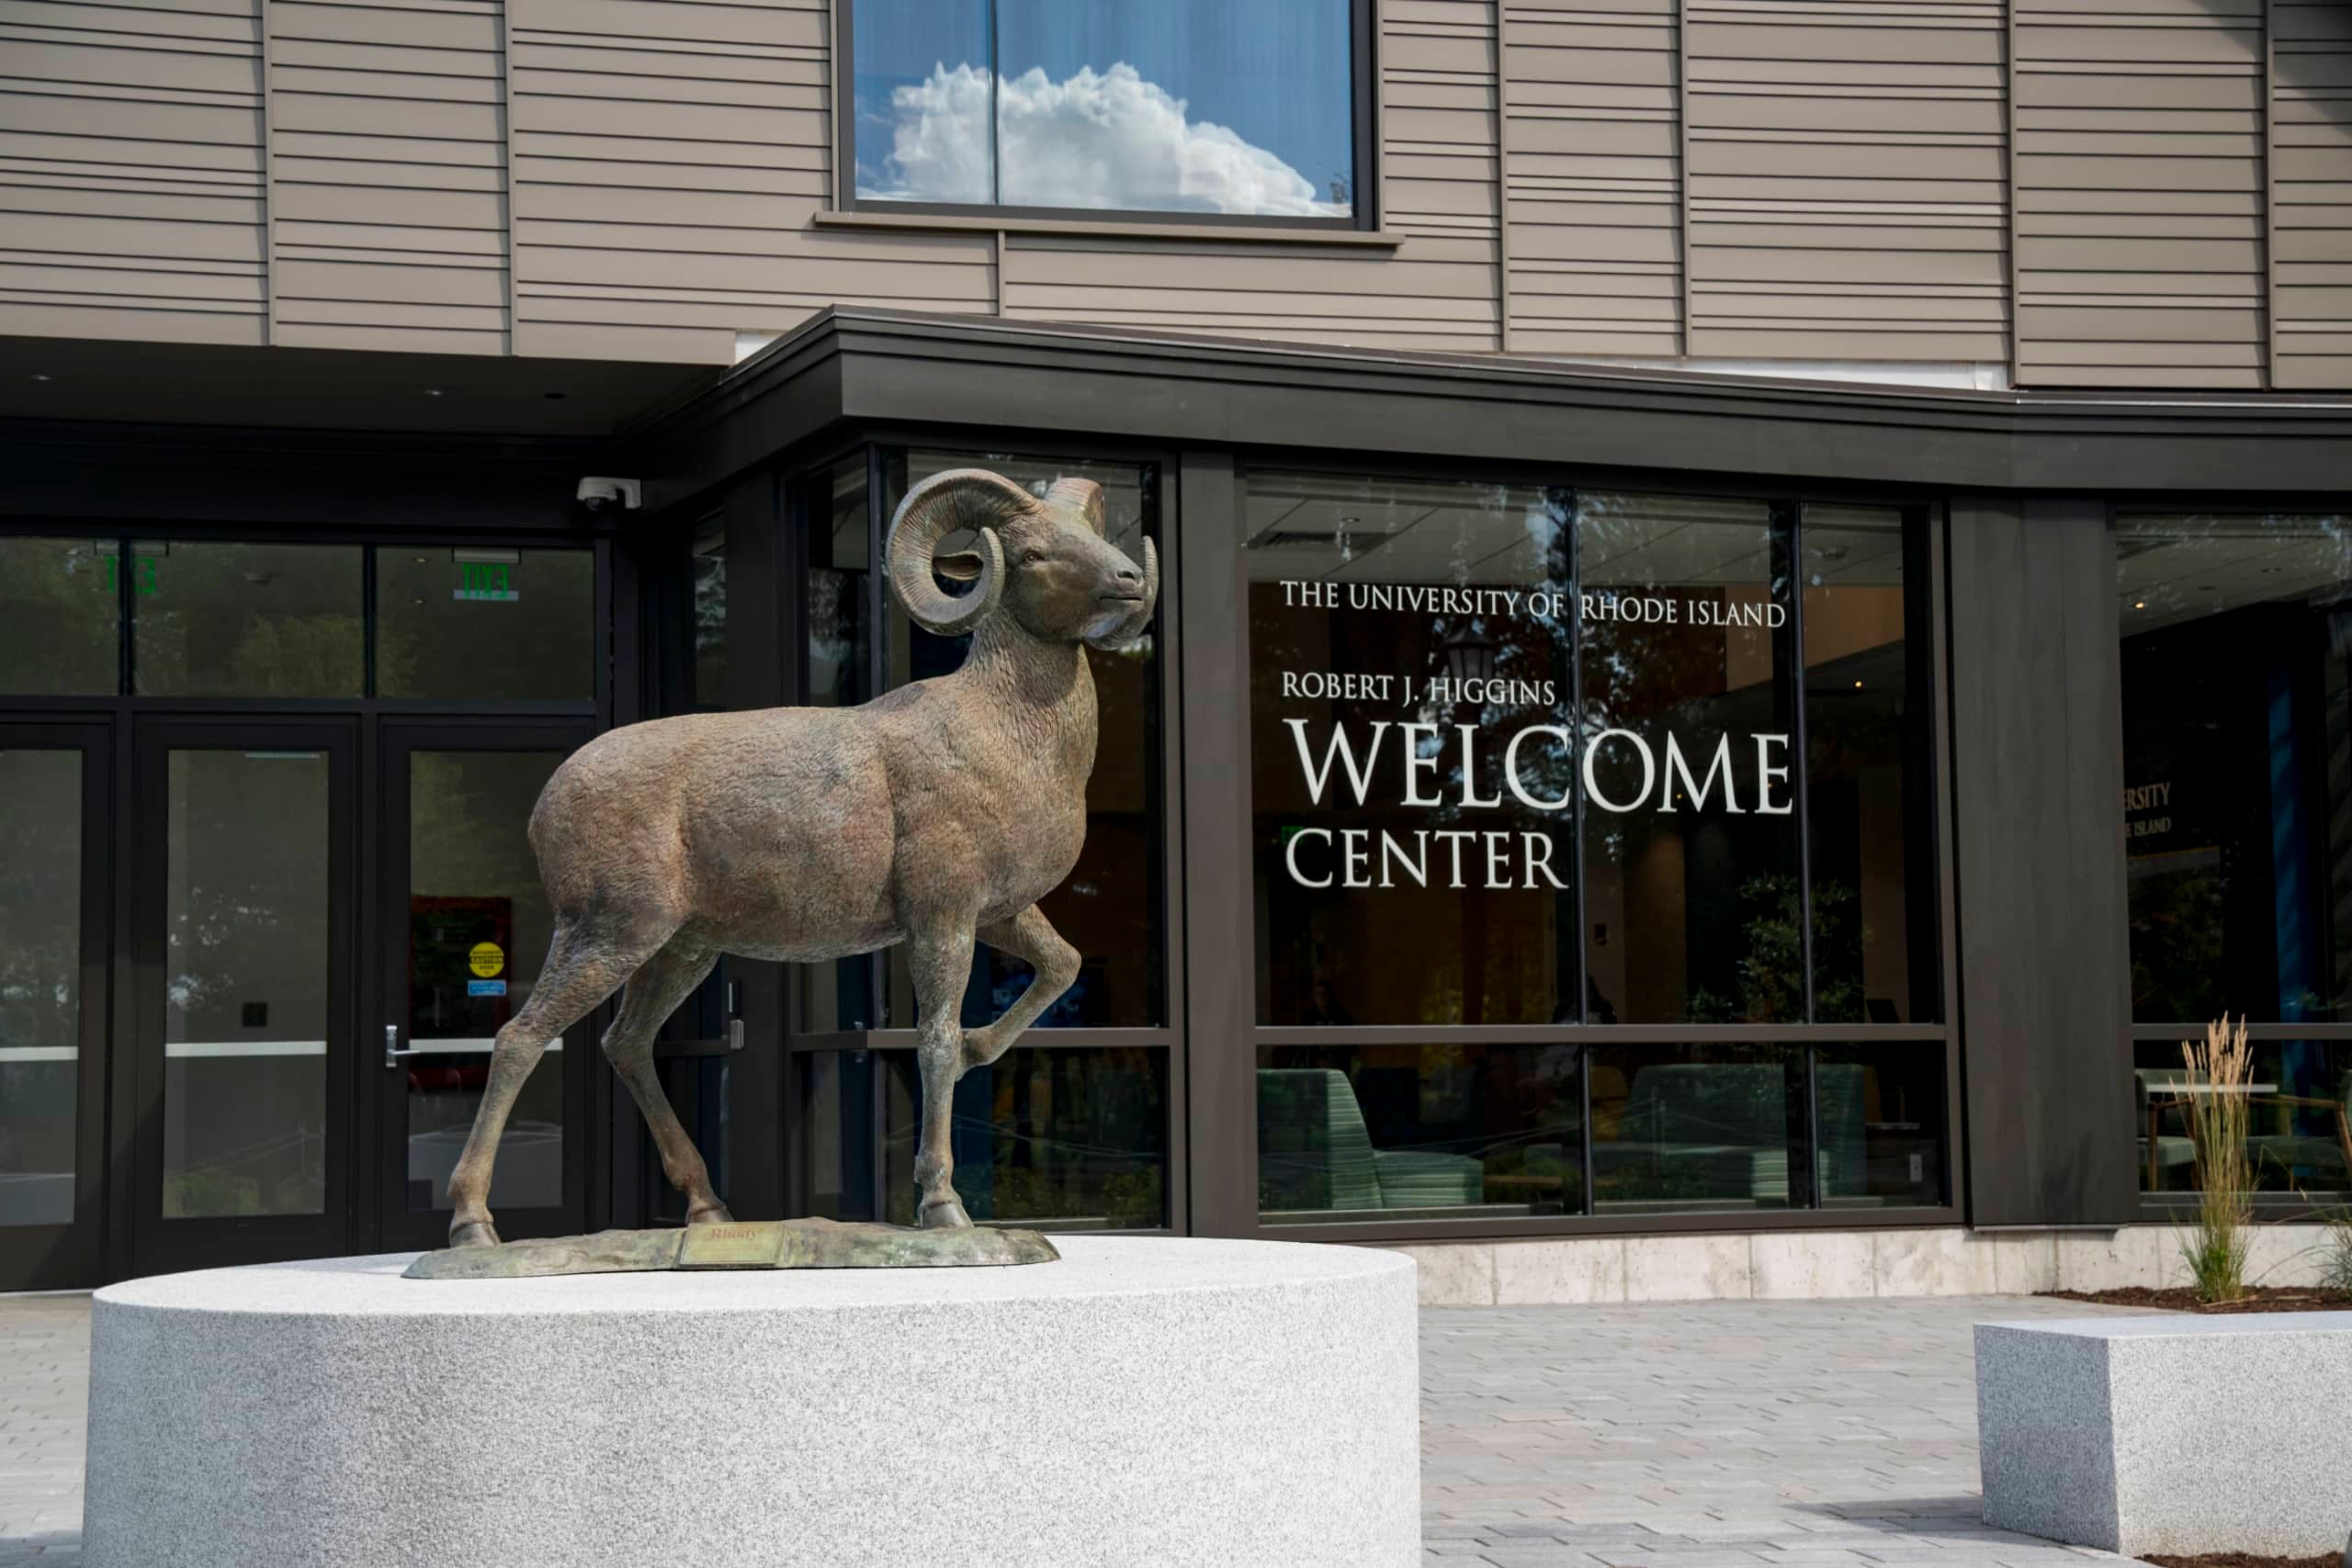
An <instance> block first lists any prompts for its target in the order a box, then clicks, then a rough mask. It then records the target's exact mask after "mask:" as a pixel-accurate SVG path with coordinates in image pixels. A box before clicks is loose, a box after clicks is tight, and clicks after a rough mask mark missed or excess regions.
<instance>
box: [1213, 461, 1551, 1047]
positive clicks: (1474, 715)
mask: <svg viewBox="0 0 2352 1568" xmlns="http://www.w3.org/2000/svg"><path fill="white" fill-rule="evenodd" d="M1566 504H1567V503H1566V499H1565V498H1564V497H1563V496H1562V495H1560V494H1559V493H1557V492H1553V491H1545V490H1543V489H1540V488H1537V487H1532V486H1509V485H1482V484H1467V483H1456V482H1452V481H1445V480H1426V481H1424V480H1391V479H1358V478H1352V477H1347V476H1336V475H1324V474H1290V473H1269V474H1262V475H1253V476H1251V479H1250V499H1249V515H1248V520H1247V527H1248V534H1247V536H1246V537H1247V540H1248V558H1247V565H1248V572H1249V614H1250V785H1251V809H1252V817H1253V820H1252V827H1251V844H1250V849H1251V858H1252V859H1253V861H1254V862H1255V863H1256V884H1257V905H1258V907H1257V909H1256V911H1255V918H1256V923H1257V932H1258V975H1257V984H1258V1017H1259V1021H1261V1022H1262V1023H1266V1024H1272V1025H1293V1024H1309V1025H1347V1024H1452V1023H1557V1022H1573V1021H1576V1020H1577V1017H1578V1011H1579V998H1578V992H1577V938H1576V931H1577V912H1576V876H1577V870H1576V859H1577V857H1576V851H1575V844H1576V829H1575V817H1574V813H1573V799H1574V794H1575V786H1574V782H1573V779H1572V777H1571V774H1572V771H1573V765H1574V764H1573V759H1572V754H1571V748H1570V743H1569V738H1570V730H1569V729H1568V728H1567V727H1568V724H1569V704H1570V700H1571V696H1572V689H1573V683H1574V677H1573V673H1572V670H1571V665H1570V657H1571V655H1570V647H1569V634H1568V618H1569V607H1568V606H1567V605H1566V603H1565V601H1566V597H1567V593H1568V585H1569V554H1568V552H1569V547H1570V546H1569V538H1568V527H1569V525H1568V518H1567V511H1566Z"/></svg>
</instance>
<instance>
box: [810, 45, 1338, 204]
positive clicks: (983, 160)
mask: <svg viewBox="0 0 2352 1568" xmlns="http://www.w3.org/2000/svg"><path fill="white" fill-rule="evenodd" d="M1354 13H1355V6H1354V4H1353V0H1159V3H1158V4H1154V5H1150V6H1138V5H1135V4H1132V3H1131V0H1130V3H1122V0H858V3H857V5H856V6H855V8H854V26H853V30H852V49H853V55H852V64H853V75H854V92H855V100H856V123H855V128H854V135H855V138H856V148H855V166H856V187H855V188H856V196H857V198H858V200H860V201H861V202H867V201H871V202H920V203H925V204H938V205H946V206H989V207H1015V208H1030V209H1097V210H1099V209H1115V210H1123V211H1144V212H1170V213H1201V214H1220V215H1226V216H1237V217H1251V218H1275V219H1310V220H1311V219H1324V220H1352V219H1353V218H1354V217H1355V215H1356V211H1357V198H1356V187H1357V184H1358V175H1357V167H1356V164H1357V160H1356V135H1355V125H1356V96H1357V87H1356V71H1355V60H1354V49H1353V34H1354V20H1355V17H1354Z"/></svg>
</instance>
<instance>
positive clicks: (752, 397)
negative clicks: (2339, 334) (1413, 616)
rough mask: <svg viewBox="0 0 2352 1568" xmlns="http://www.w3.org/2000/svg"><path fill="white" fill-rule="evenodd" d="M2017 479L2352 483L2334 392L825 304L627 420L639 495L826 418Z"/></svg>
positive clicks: (2175, 487) (1416, 452)
mask: <svg viewBox="0 0 2352 1568" xmlns="http://www.w3.org/2000/svg"><path fill="white" fill-rule="evenodd" d="M844 421H849V422H859V423H864V422H873V423H888V424H922V425H936V426H959V427H967V428H970V429H973V430H975V431H982V430H985V431H989V432H998V433H1014V434H1017V433H1023V432H1035V433H1037V434H1041V435H1048V434H1049V435H1061V436H1065V437H1067V436H1069V435H1071V434H1088V435H1094V436H1100V437H1103V438H1114V439H1126V440H1134V441H1136V442H1148V443H1152V444H1156V445H1194V444H1197V445H1203V446H1234V447H1240V448H1248V449H1258V450H1267V449H1282V450H1294V451H1302V452H1304V451H1318V452H1327V453H1328V452H1340V453H1346V452H1360V453H1364V454H1367V455H1376V456H1378V457H1384V458H1387V459H1389V460H1391V461H1394V460H1397V459H1399V458H1403V457H1414V456H1428V457H1442V458H1447V459H1476V460H1488V461H1495V462H1517V463H1526V462H1542V463H1558V464H1563V465H1577V466H1586V465H1594V466H1603V467H1609V468H1656V469H1672V470H1680V471H1686V472H1699V473H1715V474H1724V475H1735V474H1744V475H1758V476H1769V477H1773V478H1778V479H1792V480H1795V479H1805V480H1828V481H1861V482H1868V483H1872V484H1899V485H1926V486H1934V487H1937V488H1939V489H1963V490H1972V491H1976V490H1983V491H2034V492H2048V491H2098V492H2102V493H2108V494H2118V493H2128V492H2134V491H2139V492H2145V491H2174V492H2190V491H2196V492H2207V493H2211V492H2223V491H2227V492H2235V493H2245V494H2265V493H2267V494H2280V495H2284V494H2290V493H2292V494H2311V493H2315V492H2323V491H2329V490H2338V489H2343V488H2346V487H2347V485H2352V398H2347V397H2341V396H2336V395H2333V394H2326V393H2311V394H2304V393H2293V392H2275V393H2249V394H2230V393H2197V392H2113V393H2109V392H2032V391H2024V392H2019V391H1955V390H1935V389H1917V388H1909V387H1890V386H1877V385H1861V384H1856V383H1847V382H1824V381H1816V380H1781V379H1767V378H1734V377H1724V376H1719V375H1714V374H1709V373H1702V372H1689V371H1676V370H1670V369H1639V368H1628V367H1602V366H1590V365H1577V364H1567V363H1555V362H1544V361H1529V360H1523V359H1516V358H1514V359H1498V358H1493V357H1478V356H1468V355H1428V354H1406V353H1398V352H1392V351H1385V350H1369V349H1344V348H1323V347H1306V346H1298V345H1293V344H1277V343H1266V342H1241V341H1236V340H1232V339H1227V338H1207V337H1193V336H1185V335H1182V334H1173V333H1136V332H1134V331H1131V330H1126V329H1121V330H1117V331H1113V330H1110V329H1106V328H1087V327H1065V326H1047V325H1038V324H1034V323H1014V322H1007V321H996V320H991V319H988V318H979V317H969V316H941V315H928V314H921V313H916V312H910V311H895V310H866V309H861V308H851V307H837V308H834V309H832V310H825V311H822V312H820V314H818V315H817V316H815V317H812V318H811V319H810V320H809V321H808V322H807V323H805V324H804V325H802V326H801V327H800V328H798V329H797V330H796V331H794V332H792V333H787V334H786V335H785V336H784V337H782V338H780V339H778V340H777V341H776V342H775V343H774V344H770V345H768V347H766V348H765V349H763V351H761V352H760V353H759V354H758V355H754V356H752V358H750V359H747V360H746V361H744V362H743V363H742V364H741V365H740V366H738V367H736V368H735V370H734V371H733V372H732V373H730V374H729V375H728V376H726V377H725V378H722V379H721V380H719V381H718V383H717V384H715V385H713V386H711V387H709V388H707V389H704V390H703V391H701V392H699V393H697V394H695V395H694V396H692V397H690V398H689V399H687V400H685V401H684V403H683V404H681V405H680V406H678V407H676V408H674V409H672V410H669V411H666V412H664V413H662V415H660V416H658V417H655V418H652V419H650V420H648V421H646V422H644V423H642V424H641V425H640V426H639V428H638V429H636V431H635V432H634V433H633V434H631V436H630V437H629V441H628V445H629V447H630V450H631V453H632V459H631V460H632V461H633V462H634V463H635V464H636V466H637V467H638V468H639V469H640V470H641V471H642V472H643V473H644V475H645V477H646V478H647V479H648V481H649V494H648V502H649V506H650V505H651V504H652V503H653V502H654V500H655V498H656V497H657V496H659V497H661V498H662V499H664V500H674V499H679V498H682V497H683V496H684V495H685V494H687V493H691V492H693V491H700V490H704V489H707V488H708V487H709V486H712V485H714V484H717V483H720V482H723V481H724V480H725V479H729V478H731V477H732V476H734V475H735V474H738V473H740V472H741V471H742V470H743V469H745V468H749V467H751V466H752V465H754V464H757V463H759V462H761V461H763V460H765V459H767V458H768V457H773V456H774V455H775V454H777V453H779V452H783V451H786V450H787V449H789V448H791V447H794V446H797V445H799V444H801V443H803V442H806V441H809V440H810V439H813V438H815V437H817V436H819V435H820V434H823V433H825V432H826V431H827V430H828V429H829V428H830V427H831V426H833V425H836V424H838V423H842V422H844Z"/></svg>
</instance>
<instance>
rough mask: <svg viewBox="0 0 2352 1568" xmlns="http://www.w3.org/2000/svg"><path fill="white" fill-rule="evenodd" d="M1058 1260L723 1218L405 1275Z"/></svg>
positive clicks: (928, 1238) (965, 1232)
mask: <svg viewBox="0 0 2352 1568" xmlns="http://www.w3.org/2000/svg"><path fill="white" fill-rule="evenodd" d="M1060 1257H1061V1254H1060V1253H1058V1252H1057V1251H1055V1250H1054V1244H1053V1243H1052V1242H1050V1241H1047V1240H1046V1238H1045V1237H1044V1236H1042V1235H1038V1234H1037V1233H1036V1232H1035V1231H1020V1230H995V1229H991V1228H989V1227H986V1226H969V1227H962V1226H959V1227H957V1228H956V1229H952V1230H911V1229H909V1228H908V1227H906V1226H904V1225H880V1224H842V1222H840V1221H837V1220H755V1221H746V1220H729V1221H726V1222H723V1223H721V1224H710V1225H690V1226H688V1227H687V1228H686V1229H684V1230H659V1231H599V1232H597V1233H596V1234H595V1235H564V1236H554V1237H550V1238H548V1239H546V1240H541V1241H510V1242H505V1243H503V1244H501V1245H500V1246H497V1247H453V1248H451V1249H449V1250H448V1251H446V1252H428V1253H425V1254H424V1255H423V1256H422V1257H420V1258H417V1260H416V1261H415V1262H413V1263H412V1264H410V1265H409V1266H408V1270H407V1273H406V1275H405V1276H404V1278H407V1279H411V1280H530V1279H538V1278H541V1277H544V1276H547V1275H551V1274H639V1273H649V1272H654V1271H658V1270H662V1269H963V1268H1004V1267H1007V1266H1010V1265H1013V1264H1021V1263H1051V1262H1053V1261H1055V1260H1056V1259H1057V1258H1060Z"/></svg>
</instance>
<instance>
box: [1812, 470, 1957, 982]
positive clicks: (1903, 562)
mask: <svg viewBox="0 0 2352 1568" xmlns="http://www.w3.org/2000/svg"><path fill="white" fill-rule="evenodd" d="M1802 525H1803V536H1802V537H1803V541H1804V543H1803V577H1804V720H1805V770H1804V778H1805V792H1806V810H1807V813H1808V824H1807V825H1808V827H1809V828H1810V829H1811V857H1812V872H1813V880H1812V887H1813V992H1814V995H1813V1016H1814V1021H1815V1022H1818V1023H1923V1022H1932V1021H1935V1020H1936V1019H1938V1018H1939V1017H1940V1016H1941V1013H1940V1010H1939V998H1938V993H1939V987H1938V985H1937V977H1936V971H1937V968H1938V964H1937V951H1936V949H1937V942H1936V930H1937V909H1936V904H1935V878H1934V876H1933V874H1931V872H1930V870H1929V867H1928V859H1927V850H1928V845H1929V844H1930V843H1931V842H1932V841H1933V840H1932V838H1931V836H1930V833H1929V825H1930V822H1931V820H1932V817H1933V806H1932V802H1933V799H1934V783H1933V779H1932V777H1931V775H1930V769H1929V766H1928V724H1929V722H1930V715H1931V712H1932V708H1933V700H1932V696H1931V694H1930V692H1929V688H1928V671H1929V665H1928V659H1927V654H1926V650H1925V649H1924V648H1923V647H1922V646H1920V645H1919V644H1918V643H1917V642H1915V640H1914V639H1913V638H1912V637H1910V636H1909V635H1908V631H1909V627H1910V626H1911V624H1912V621H1913V618H1914V612H1913V609H1912V605H1913V604H1914V601H1915V597H1916V595H1917V593H1918V592H1921V591H1922V587H1923V584H1922V580H1923V579H1924V577H1925V575H1926V571H1925V566H1924V563H1922V562H1921V561H1920V560H1919V559H1918V555H1919V552H1920V548H1921V544H1922V541H1921V537H1920V531H1919V530H1917V529H1916V528H1909V527H1906V526H1905V521H1904V516H1903V513H1901V512H1900V511H1898V510H1896V509H1894V508H1892V507H1864V506H1836V505H1825V504H1820V503H1816V502H1806V503H1805V506H1804V514H1803V519H1802ZM1920 618H1922V619H1924V617H1920Z"/></svg>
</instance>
